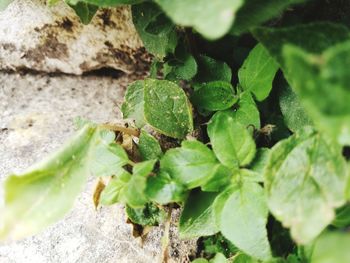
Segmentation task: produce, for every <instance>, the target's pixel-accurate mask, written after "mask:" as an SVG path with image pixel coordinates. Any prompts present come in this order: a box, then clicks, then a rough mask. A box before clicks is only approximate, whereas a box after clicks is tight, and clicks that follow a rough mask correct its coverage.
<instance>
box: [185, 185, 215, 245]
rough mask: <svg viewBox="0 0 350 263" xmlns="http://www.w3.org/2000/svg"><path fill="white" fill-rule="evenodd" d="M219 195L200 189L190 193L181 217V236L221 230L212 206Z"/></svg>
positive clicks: (210, 233)
mask: <svg viewBox="0 0 350 263" xmlns="http://www.w3.org/2000/svg"><path fill="white" fill-rule="evenodd" d="M217 195H218V193H209V192H202V191H200V190H193V191H192V192H191V193H190V195H189V197H188V199H187V200H186V202H185V206H184V209H183V211H182V213H181V217H180V223H179V235H180V238H194V237H200V236H210V235H213V234H215V233H217V232H218V231H219V230H218V227H217V225H216V222H215V217H214V213H213V207H212V206H213V202H214V200H215V198H216V196H217ZM193 204H196V205H193Z"/></svg>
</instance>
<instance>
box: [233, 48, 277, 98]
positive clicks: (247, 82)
mask: <svg viewBox="0 0 350 263" xmlns="http://www.w3.org/2000/svg"><path fill="white" fill-rule="evenodd" d="M278 67H279V66H278V64H277V62H276V61H275V59H274V58H272V57H271V56H270V54H269V53H268V52H267V50H266V49H265V48H264V47H263V46H262V45H261V44H258V45H257V46H256V47H255V48H254V49H253V50H252V51H251V52H250V53H249V55H248V57H247V58H246V60H245V61H244V63H243V65H242V67H241V68H240V70H239V71H238V78H239V82H240V84H241V86H242V88H243V89H244V90H248V91H250V92H252V93H253V94H254V96H255V98H256V99H257V100H258V101H262V100H264V99H266V98H267V97H268V96H269V94H270V91H271V89H272V81H273V79H274V78H275V75H276V72H277V70H278Z"/></svg>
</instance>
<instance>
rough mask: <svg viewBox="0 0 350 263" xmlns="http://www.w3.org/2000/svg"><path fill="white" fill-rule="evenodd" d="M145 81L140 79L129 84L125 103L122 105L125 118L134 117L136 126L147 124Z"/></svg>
mask: <svg viewBox="0 0 350 263" xmlns="http://www.w3.org/2000/svg"><path fill="white" fill-rule="evenodd" d="M143 97H144V89H143V81H142V80H138V81H135V82H133V83H132V84H130V85H129V86H128V89H127V90H126V93H125V98H124V103H123V104H122V106H121V111H122V113H123V118H124V119H133V120H134V121H135V125H136V127H139V128H141V127H143V126H144V125H145V117H144V113H143V111H144V110H143V108H144V98H143Z"/></svg>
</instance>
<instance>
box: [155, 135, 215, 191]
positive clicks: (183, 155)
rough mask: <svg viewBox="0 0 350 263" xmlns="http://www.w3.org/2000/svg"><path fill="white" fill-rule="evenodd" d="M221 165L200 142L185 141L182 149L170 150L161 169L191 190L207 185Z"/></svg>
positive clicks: (164, 157)
mask: <svg viewBox="0 0 350 263" xmlns="http://www.w3.org/2000/svg"><path fill="white" fill-rule="evenodd" d="M218 166H220V163H219V162H218V161H217V160H216V158H215V155H214V153H213V152H212V151H211V150H210V149H209V148H208V147H207V146H205V145H204V144H203V143H201V142H199V141H183V142H182V145H181V147H180V148H174V149H170V150H168V151H167V152H166V153H165V154H164V156H163V158H162V159H161V160H160V168H161V170H162V171H165V172H167V173H169V175H170V176H171V177H172V178H174V179H175V180H176V181H178V182H179V183H181V184H184V185H186V186H187V187H188V188H189V189H192V188H195V187H198V186H201V185H203V184H205V183H206V182H207V181H208V180H209V179H210V178H211V177H212V176H213V174H214V173H216V171H217V167H218Z"/></svg>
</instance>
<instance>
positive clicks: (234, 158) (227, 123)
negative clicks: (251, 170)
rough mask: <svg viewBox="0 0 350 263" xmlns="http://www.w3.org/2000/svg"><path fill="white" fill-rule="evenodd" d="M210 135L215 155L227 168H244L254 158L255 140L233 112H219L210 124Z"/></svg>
mask: <svg viewBox="0 0 350 263" xmlns="http://www.w3.org/2000/svg"><path fill="white" fill-rule="evenodd" d="M208 135H209V138H210V142H211V145H212V147H213V150H214V152H215V155H216V156H217V158H218V159H219V160H220V162H221V163H222V164H224V165H226V166H227V167H238V166H244V165H247V164H249V163H250V162H251V161H252V159H253V158H254V155H255V151H256V148H255V143H254V140H253V138H252V137H251V135H250V134H249V132H248V131H247V129H246V128H245V127H244V126H243V125H242V124H240V123H238V122H237V121H236V120H235V118H234V117H233V116H232V114H231V112H229V111H224V112H222V111H219V112H217V113H216V114H215V115H214V116H213V117H212V118H211V120H210V121H209V123H208Z"/></svg>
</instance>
